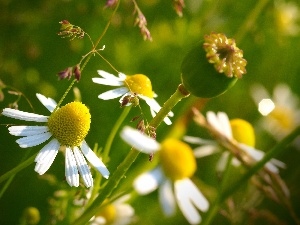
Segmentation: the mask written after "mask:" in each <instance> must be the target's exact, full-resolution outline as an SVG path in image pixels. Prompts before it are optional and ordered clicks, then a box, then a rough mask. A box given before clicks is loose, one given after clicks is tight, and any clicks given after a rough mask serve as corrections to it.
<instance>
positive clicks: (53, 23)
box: [0, 0, 300, 225]
mask: <svg viewBox="0 0 300 225" xmlns="http://www.w3.org/2000/svg"><path fill="white" fill-rule="evenodd" d="M289 2H293V3H294V4H298V10H299V7H300V5H299V2H298V1H297V0H295V1H289ZM105 3H106V2H105V1H104V0H76V1H75V0H63V1H57V0H52V1H46V0H40V1H31V0H22V1H16V0H15V1H13V0H0V12H1V13H0V79H1V81H2V82H3V83H4V84H5V85H7V86H10V87H13V88H15V89H17V90H19V91H20V92H22V93H23V94H24V95H25V96H26V97H27V98H28V99H29V100H30V102H31V104H32V106H33V108H34V111H35V112H36V113H38V114H43V115H48V114H47V113H48V112H47V110H46V109H45V108H44V107H41V104H40V103H39V101H38V100H37V98H36V97H35V94H36V93H42V94H44V95H45V96H48V97H51V98H53V99H55V100H56V101H58V100H59V99H60V97H61V96H62V95H63V93H64V92H65V90H66V89H67V87H68V86H69V83H70V81H67V80H63V81H59V80H58V77H57V75H56V74H57V73H58V72H59V71H61V70H63V69H65V68H66V67H68V66H74V65H76V64H77V63H78V62H79V61H80V59H81V56H82V55H85V54H86V53H87V52H88V51H90V49H91V44H90V42H89V40H88V38H87V37H85V38H84V39H74V40H73V41H69V40H68V39H67V38H66V39H62V38H61V37H60V36H58V35H57V32H58V31H59V29H60V24H59V21H61V20H64V19H66V20H68V21H70V22H71V23H72V24H75V25H77V26H80V27H81V28H82V29H83V30H84V31H85V32H87V33H88V34H89V35H90V36H91V38H92V39H93V40H94V41H96V40H97V38H98V37H99V35H100V34H101V33H102V31H103V30H104V27H105V25H106V23H107V22H108V20H109V18H110V15H111V13H112V9H110V8H105ZM137 3H138V5H139V7H140V9H141V10H142V12H143V13H144V15H145V17H146V19H147V22H148V29H149V30H150V32H151V35H152V38H153V41H152V42H149V41H144V40H143V38H142V36H141V35H140V31H139V28H138V27H137V26H134V21H135V15H134V7H133V4H132V2H131V1H129V0H124V1H121V4H120V7H119V9H118V11H117V13H116V16H115V17H114V18H113V20H112V23H111V26H110V27H109V29H108V31H107V33H106V34H105V36H104V37H103V39H102V40H101V42H100V45H99V47H102V45H105V46H106V48H105V50H104V51H103V52H101V53H102V55H103V56H104V57H105V58H106V59H107V60H108V61H109V62H110V63H111V64H112V65H113V66H114V67H115V68H117V69H118V70H119V71H122V72H124V73H126V74H135V73H143V74H146V75H147V76H148V77H149V78H150V79H151V81H152V85H153V90H154V91H155V92H156V93H157V94H158V98H157V101H158V102H159V103H160V104H161V105H162V104H163V102H164V101H165V100H167V99H168V98H169V96H170V95H171V94H172V93H173V92H174V91H175V90H176V88H177V86H178V84H179V83H180V63H181V61H182V59H183V57H184V55H185V53H186V52H187V51H188V50H189V49H190V48H191V47H192V46H193V45H194V44H196V43H197V42H198V41H200V40H201V39H202V37H203V35H205V34H208V33H210V32H223V33H225V34H226V35H227V36H228V37H232V38H236V41H237V45H238V46H239V48H241V49H242V50H243V51H244V57H245V58H246V60H247V62H248V65H247V74H246V75H244V77H243V79H241V80H240V81H238V82H237V84H236V85H235V86H234V87H233V88H232V89H230V90H229V91H227V92H226V93H225V94H223V95H222V96H219V97H217V98H214V99H211V100H210V101H208V102H207V103H206V104H205V105H202V111H203V112H206V111H207V110H213V111H225V112H226V113H227V114H228V115H229V117H230V118H235V117H239V118H243V119H245V120H248V121H249V122H251V123H252V124H253V125H254V126H255V129H256V134H257V148H259V149H264V150H268V149H270V148H271V147H272V146H273V145H274V144H275V143H276V140H275V139H273V138H272V137H271V136H270V135H268V134H266V133H265V132H264V131H263V130H262V129H261V126H260V125H259V120H260V118H261V115H260V114H259V112H258V111H257V106H256V104H255V103H254V101H253V99H252V97H251V95H250V92H249V90H250V88H251V86H252V85H253V84H256V83H260V84H262V85H263V86H265V87H266V89H267V90H268V91H269V92H270V93H272V90H273V88H274V86H275V85H276V84H278V83H281V82H283V83H286V84H288V85H289V87H290V88H291V90H292V91H293V92H294V93H295V94H296V95H298V96H299V94H300V88H299V85H300V83H299V75H300V63H299V59H300V51H299V49H300V34H299V33H298V34H296V35H289V34H287V33H285V32H286V31H285V28H287V26H288V25H289V24H287V25H286V24H285V25H284V26H282V25H280V24H279V23H278V14H276V12H277V11H276V10H278V7H277V4H278V2H275V1H273V0H269V1H268V0H260V1H257V0H248V1H236V0H223V1H220V0H219V1H212V0H186V1H185V3H186V7H185V9H184V10H183V17H179V16H178V15H177V14H176V12H175V11H174V9H173V7H172V1H171V0H170V1H161V0H141V1H137ZM259 4H262V9H261V10H260V11H259V12H258V14H257V19H256V20H254V19H255V13H254V12H255V11H254V10H255V9H256V7H257V5H259ZM276 7H277V8H276ZM298 13H299V11H298ZM298 16H299V14H298ZM299 20H300V19H299V18H298V26H300V21H299ZM246 21H248V23H247V22H246ZM298 29H299V27H298ZM98 69H102V70H105V71H108V72H111V73H114V71H113V70H112V69H111V67H110V66H109V65H108V64H107V63H106V62H105V61H103V60H102V59H101V58H99V57H98V56H95V57H92V58H91V60H90V61H89V63H88V65H87V66H86V68H85V69H84V71H83V73H82V77H81V80H80V82H78V83H76V85H75V86H76V87H77V88H78V89H79V90H80V92H81V96H82V101H83V102H84V103H85V104H86V105H87V106H88V107H89V108H90V112H91V115H92V124H91V130H90V132H89V134H88V136H87V138H86V140H87V142H88V143H89V145H90V146H91V147H92V146H93V145H94V143H98V144H99V146H103V145H104V143H105V140H106V138H107V136H108V134H109V132H110V129H111V127H112V126H113V124H114V122H115V121H116V120H117V118H118V117H119V115H120V114H121V111H122V109H121V108H120V106H119V102H118V100H112V101H103V100H99V99H98V98H97V96H98V94H100V93H102V92H104V91H106V90H108V89H109V88H108V87H105V86H101V85H97V84H94V83H92V80H91V78H93V77H97V76H98V75H97V72H96V71H97V70H98ZM7 90H8V89H3V93H4V99H3V100H2V101H1V102H0V109H3V108H5V107H8V105H9V103H11V102H13V101H14V100H15V99H16V98H17V96H15V95H12V94H9V93H8V92H7ZM10 90H11V89H10ZM73 99H74V95H73V94H72V92H70V93H69V95H68V96H67V98H66V99H65V101H64V103H67V102H69V101H72V100H73ZM141 104H142V108H143V109H144V112H145V113H146V115H147V116H148V120H149V119H150V114H149V112H148V111H149V109H148V108H147V106H146V105H145V104H144V102H142V103H141ZM188 104H189V100H183V101H182V102H180V103H179V104H178V105H177V106H176V107H175V108H174V110H173V111H174V113H175V117H174V118H173V119H172V120H173V121H175V120H176V118H178V117H179V116H180V113H182V112H184V110H186V109H187V108H186V107H187V105H188ZM18 108H19V109H20V110H23V111H28V112H32V111H33V109H32V108H31V107H30V105H29V104H28V102H27V101H26V99H25V98H23V97H22V98H21V100H20V101H19V102H18ZM138 114H139V111H138V109H133V110H131V113H130V115H129V117H128V118H129V119H128V120H127V122H126V123H127V124H130V125H132V126H134V125H135V124H133V123H130V122H129V120H130V118H132V117H134V116H136V115H138ZM0 124H1V126H0V151H1V157H0V165H1V166H0V175H2V174H4V173H5V172H7V171H8V170H10V169H12V168H14V167H15V166H16V165H18V164H19V163H20V161H21V159H22V157H23V156H24V154H27V153H28V151H31V152H30V154H29V155H32V154H33V153H35V152H37V151H39V150H40V149H41V146H37V147H34V148H32V150H29V149H21V148H20V147H19V146H18V145H17V144H16V143H15V140H16V137H12V136H11V135H9V133H8V131H7V127H6V126H5V124H24V122H21V121H16V120H13V119H8V118H4V117H2V116H1V117H0ZM169 129H170V128H169V127H168V126H166V125H165V124H162V125H161V126H160V127H159V128H158V130H157V139H158V140H162V139H163V137H164V135H165V134H166V133H167V132H168V131H169ZM197 132H198V134H199V132H200V133H201V132H202V133H203V135H204V136H205V135H206V137H207V138H208V137H209V136H208V135H207V133H206V134H205V132H203V131H201V129H199V128H198V127H196V126H195V125H194V124H193V123H190V124H189V125H188V129H187V133H188V134H190V135H194V136H196V135H197ZM296 148H297V146H290V147H289V148H288V149H286V151H285V153H284V154H282V155H280V159H281V160H282V161H284V162H285V163H286V164H287V168H286V169H285V170H283V171H282V172H281V174H282V176H283V178H284V180H285V181H286V182H287V184H288V186H289V187H290V190H291V196H292V199H293V203H294V204H295V208H296V209H299V208H300V191H299V190H300V189H299V177H300V169H299V163H298V161H299V158H300V153H299V151H297V150H296ZM128 150H129V147H128V146H126V145H125V144H124V143H123V142H122V141H121V140H120V138H119V137H117V139H116V141H115V142H114V144H113V148H112V152H111V157H110V158H111V160H110V162H109V163H108V165H107V166H108V169H109V170H110V171H111V172H113V171H114V170H115V169H116V167H117V165H118V164H119V163H120V162H121V161H122V159H123V158H124V156H125V155H126V153H127V151H128ZM298 150H299V149H298ZM147 157H148V156H145V155H141V156H140V157H139V158H138V160H137V162H136V163H135V165H134V166H133V168H132V172H134V169H135V168H136V167H139V166H141V165H143V164H146V163H148V158H147ZM217 157H218V156H211V157H207V158H203V159H200V160H198V171H197V174H196V176H197V177H199V178H200V179H201V180H202V181H203V182H204V183H205V184H206V185H208V186H209V185H211V186H212V187H213V186H215V185H216V184H217V178H216V175H215V173H214V165H215V162H216V160H217ZM129 173H131V171H130V172H129ZM47 174H53V175H55V177H56V179H57V180H58V181H60V182H65V181H64V158H63V156H62V155H61V154H59V155H58V156H57V158H56V160H55V161H54V163H53V165H52V166H51V168H50V169H49V171H48V172H47ZM129 177H130V175H129ZM124 182H127V181H124ZM127 185H128V184H127ZM2 186H3V183H2V184H1V187H2ZM57 189H59V187H58V186H57V185H54V184H52V183H51V182H49V179H45V178H44V179H43V178H41V177H40V176H39V175H38V174H37V173H35V172H34V164H32V165H31V166H29V167H27V168H26V169H24V170H22V171H21V172H19V173H18V174H17V175H16V177H15V178H14V180H13V182H12V183H11V185H10V187H9V188H8V190H7V191H6V192H5V193H4V195H3V197H2V198H1V199H0V212H1V213H0V224H3V225H6V224H7V225H8V224H18V221H19V218H20V217H21V214H22V211H23V209H24V208H25V207H27V206H34V207H37V208H38V209H39V210H40V213H41V222H40V224H47V223H49V215H50V213H49V204H48V200H49V198H50V196H52V194H53V192H54V191H55V190H57ZM69 189H71V188H69ZM242 200H244V199H243V197H241V201H242ZM157 201H158V196H157V192H154V193H152V194H151V195H148V196H144V197H142V198H138V199H136V201H134V203H133V206H134V208H135V209H136V213H137V215H138V217H139V218H140V220H138V222H137V223H138V224H145V225H147V224H149V225H150V224H185V223H186V220H185V219H184V218H183V217H182V215H181V214H180V213H178V216H176V217H173V218H171V219H167V218H165V217H164V216H163V214H162V212H161V210H160V207H159V205H158V204H157ZM145 203H146V205H145ZM261 207H267V208H268V209H270V210H272V211H273V213H274V212H275V213H274V214H277V215H278V217H279V218H280V219H281V220H282V221H285V224H293V222H292V221H291V219H290V218H289V216H288V215H287V212H286V211H285V210H284V209H282V207H281V206H279V205H276V203H274V202H272V201H270V200H265V201H264V202H263V203H262V206H261ZM298 213H299V210H298ZM298 216H300V213H299V214H298ZM256 222H258V223H257V224H259V221H256ZM227 223H228V224H230V222H229V220H227V219H224V217H223V216H221V215H218V217H217V218H216V220H215V223H214V224H227ZM239 223H240V224H250V223H251V222H249V221H248V222H246V221H244V220H242V221H240V222H239ZM239 223H236V224H239ZM262 223H264V222H262Z"/></svg>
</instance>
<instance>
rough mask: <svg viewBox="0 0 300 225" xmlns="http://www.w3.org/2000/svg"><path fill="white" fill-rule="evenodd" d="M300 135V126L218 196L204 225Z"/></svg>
mask: <svg viewBox="0 0 300 225" xmlns="http://www.w3.org/2000/svg"><path fill="white" fill-rule="evenodd" d="M299 135H300V126H299V127H297V128H296V129H295V130H294V131H293V132H292V133H290V134H289V135H288V136H286V137H285V138H284V139H282V140H281V141H280V142H279V143H277V145H275V146H274V147H273V148H272V149H271V150H270V151H269V152H268V153H266V154H265V156H264V158H263V159H262V160H260V161H258V162H257V163H256V164H255V165H254V166H253V167H251V168H250V169H249V170H248V172H247V173H245V174H244V175H243V176H242V177H241V178H240V179H238V180H237V181H236V182H235V183H234V184H233V185H232V186H231V187H230V188H228V190H225V191H223V192H222V193H220V194H219V195H218V197H217V198H216V200H215V202H214V203H213V205H212V206H211V207H210V209H209V211H208V213H207V214H206V217H205V220H204V221H203V223H202V225H208V224H210V223H211V222H212V220H213V218H214V216H215V214H216V213H217V212H218V210H219V207H220V205H221V203H222V202H224V201H225V200H226V199H227V198H228V197H229V196H231V195H232V194H233V193H234V192H236V191H237V190H238V189H239V188H240V187H241V186H242V185H244V184H245V183H246V182H247V181H248V180H249V179H250V178H251V177H252V176H253V175H254V174H255V173H257V172H258V171H259V170H260V169H262V168H263V167H264V165H265V164H266V163H267V162H269V161H270V160H271V159H272V158H274V157H275V156H277V155H278V154H279V153H281V152H282V151H284V150H285V148H286V146H287V145H288V144H290V143H291V142H292V141H293V140H294V139H295V138H296V137H297V136H299Z"/></svg>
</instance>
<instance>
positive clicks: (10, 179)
mask: <svg viewBox="0 0 300 225" xmlns="http://www.w3.org/2000/svg"><path fill="white" fill-rule="evenodd" d="M29 152H30V151H26V153H25V154H24V156H23V157H22V159H21V163H22V162H23V161H24V160H25V159H26V158H27V156H28V155H29ZM16 174H17V172H16V173H15V174H13V175H11V176H10V177H9V179H8V180H7V181H6V183H5V184H4V186H3V188H2V189H1V191H0V199H1V198H2V196H3V194H4V193H5V191H6V190H7V188H8V187H9V185H10V184H11V182H12V181H13V179H14V178H15V175H16Z"/></svg>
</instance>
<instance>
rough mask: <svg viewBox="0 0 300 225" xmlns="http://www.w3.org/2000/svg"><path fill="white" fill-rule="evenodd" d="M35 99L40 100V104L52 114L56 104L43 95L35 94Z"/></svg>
mask: <svg viewBox="0 0 300 225" xmlns="http://www.w3.org/2000/svg"><path fill="white" fill-rule="evenodd" d="M36 97H37V98H38V99H39V100H40V102H41V103H42V104H43V105H44V106H45V107H46V108H47V109H48V110H49V111H50V112H53V110H54V109H55V108H56V106H57V103H56V101H54V100H53V99H52V98H47V97H45V96H44V95H41V94H36Z"/></svg>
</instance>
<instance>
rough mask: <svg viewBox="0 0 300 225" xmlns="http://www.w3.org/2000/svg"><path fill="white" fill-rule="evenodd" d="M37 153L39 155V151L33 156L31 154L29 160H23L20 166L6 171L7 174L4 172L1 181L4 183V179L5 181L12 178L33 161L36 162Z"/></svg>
mask: <svg viewBox="0 0 300 225" xmlns="http://www.w3.org/2000/svg"><path fill="white" fill-rule="evenodd" d="M36 155H37V153H36V154H34V155H33V156H31V157H30V158H28V159H27V160H25V161H24V162H22V163H21V164H19V165H18V166H16V167H15V168H13V169H12V170H10V171H8V172H6V173H5V174H3V175H2V176H1V177H0V183H2V182H3V181H5V180H6V179H8V178H10V177H11V176H14V175H15V174H17V173H18V172H20V171H21V170H22V169H24V168H26V167H27V166H29V165H30V164H31V163H33V162H34V158H35V157H36Z"/></svg>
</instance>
